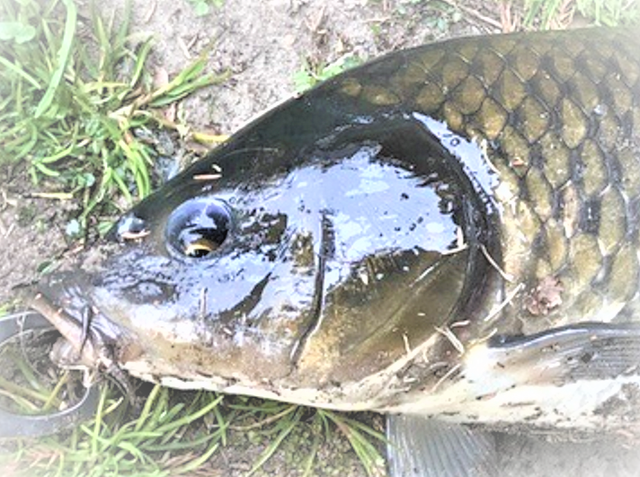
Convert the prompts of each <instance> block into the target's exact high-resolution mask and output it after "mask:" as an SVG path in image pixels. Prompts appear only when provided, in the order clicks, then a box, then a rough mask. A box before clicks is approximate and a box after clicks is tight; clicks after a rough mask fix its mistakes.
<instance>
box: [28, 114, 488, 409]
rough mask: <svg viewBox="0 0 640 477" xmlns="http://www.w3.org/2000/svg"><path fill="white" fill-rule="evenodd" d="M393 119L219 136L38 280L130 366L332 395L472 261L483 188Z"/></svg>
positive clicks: (465, 302) (464, 290) (448, 302)
mask: <svg viewBox="0 0 640 477" xmlns="http://www.w3.org/2000/svg"><path fill="white" fill-rule="evenodd" d="M399 124H400V125H399ZM399 124H396V123H395V122H392V123H391V124H389V125H387V126H385V127H384V128H382V129H381V128H380V127H378V126H376V128H375V129H368V128H367V127H359V128H356V130H349V131H347V132H340V133H335V134H332V135H329V136H326V137H323V138H319V139H315V140H313V141H311V142H310V143H305V145H304V146H300V145H297V146H296V147H290V146H287V145H280V146H278V145H274V146H273V147H270V146H267V147H247V146H246V145H245V144H244V143H243V142H242V141H237V140H236V141H231V143H230V144H228V145H226V146H222V147H220V148H219V149H217V150H215V151H213V152H212V153H211V154H209V156H207V157H206V158H205V159H203V160H201V161H199V162H198V163H196V164H195V165H194V166H192V167H191V168H189V169H187V170H186V171H184V172H183V173H181V174H180V175H179V176H177V177H176V178H174V179H173V180H171V181H170V182H168V183H167V184H166V185H165V186H164V187H163V188H161V189H160V190H159V191H158V192H156V193H155V194H153V195H151V196H150V197H148V198H147V199H145V200H143V201H142V202H141V203H140V204H138V205H137V206H135V207H134V208H133V209H131V210H130V211H129V212H127V213H126V214H125V215H124V216H122V217H121V218H120V220H118V222H117V223H116V224H115V226H114V227H113V229H112V231H111V232H110V233H109V235H108V236H107V238H106V240H105V242H104V243H102V244H100V245H98V246H96V247H95V249H94V250H92V251H90V252H89V253H88V254H87V257H86V258H85V260H84V263H83V264H82V266H81V267H80V269H79V270H81V271H75V272H72V273H71V274H66V275H57V276H53V277H51V278H50V279H48V280H47V281H45V282H43V283H41V284H39V285H38V287H39V288H38V295H39V296H40V297H45V298H46V299H47V300H48V301H49V302H50V304H51V305H52V307H53V308H55V309H62V310H64V312H65V314H66V315H67V316H68V317H70V319H71V321H74V320H75V323H76V328H78V327H81V326H82V324H83V323H84V324H85V328H88V335H89V338H92V337H93V336H94V335H95V336H97V337H98V338H99V339H98V340H97V341H99V342H104V343H107V347H108V348H109V349H110V350H111V351H110V353H111V356H112V357H111V361H113V362H115V363H118V365H119V366H121V367H122V368H124V369H126V370H128V371H129V372H131V373H132V374H135V375H137V376H141V377H143V378H145V379H149V380H156V381H158V380H159V381H160V382H163V383H165V384H169V385H175V386H183V387H208V388H213V389H217V390H229V389H240V390H241V391H242V392H243V393H250V394H251V393H253V394H259V395H264V393H263V392H262V391H263V390H264V389H265V388H269V389H271V390H272V391H273V392H272V394H269V396H270V397H273V396H274V395H275V396H280V395H282V394H283V391H282V390H283V389H287V390H295V389H302V388H305V389H316V390H317V389H319V388H324V389H332V390H333V391H332V392H330V393H328V394H327V396H329V395H330V397H327V398H326V399H325V401H330V400H334V401H335V400H336V399H338V400H339V399H343V400H345V402H347V401H349V399H350V397H349V396H343V395H344V394H345V393H344V392H343V391H344V386H345V385H346V384H347V383H351V384H354V383H359V382H361V381H362V380H363V379H367V378H368V377H370V376H373V375H376V374H377V373H380V372H382V371H383V370H386V369H388V368H389V367H392V366H394V364H395V363H397V362H398V360H399V359H402V358H403V357H406V356H408V355H409V354H411V353H412V350H414V349H417V348H418V347H420V346H422V345H423V344H424V343H425V342H427V341H429V340H433V339H434V338H435V337H436V336H437V335H438V333H437V331H436V330H437V328H438V326H441V325H443V324H444V323H446V322H448V321H449V320H451V319H452V317H454V316H457V315H460V316H462V315H463V314H464V313H466V311H465V310H467V308H469V307H470V305H471V304H472V302H473V301H474V297H475V296H477V295H478V290H482V289H483V286H482V284H483V283H484V281H485V279H486V277H487V270H486V267H485V268H482V267H484V266H485V260H484V258H483V257H482V254H481V253H480V252H479V249H480V245H481V242H482V241H483V239H482V237H484V235H483V234H484V232H483V230H484V228H486V224H485V222H484V221H485V220H486V217H487V214H483V213H482V210H481V209H482V208H483V207H486V201H485V200H484V199H483V198H481V197H479V196H478V194H477V193H476V192H475V185H473V184H471V182H470V179H469V177H468V176H467V174H466V173H465V171H464V170H463V167H462V166H461V165H460V164H459V163H458V162H457V161H456V160H454V159H453V158H452V157H451V156H450V154H448V153H447V152H446V151H445V150H444V149H442V148H441V147H440V146H439V142H438V141H435V140H434V139H433V138H432V137H430V136H427V137H426V139H428V141H427V142H425V137H423V136H424V134H425V133H424V131H423V128H421V127H419V125H417V124H415V123H410V125H409V126H407V123H406V121H402V122H400V123H399ZM415 136H420V137H417V138H416V137H415ZM481 239H482V240H481ZM40 311H42V309H40ZM45 314H46V313H45ZM49 314H50V313H49ZM87 323H88V325H87ZM74 336H75V338H73V339H75V340H76V341H77V340H78V339H79V338H78V333H77V332H76V334H75V335H74ZM92 339H93V338H92ZM98 354H99V353H98ZM234 386H235V387H234ZM337 395H340V396H341V397H340V398H338V397H336V396H337ZM286 399H288V400H295V401H299V402H305V403H309V399H307V398H286ZM323 399H324V398H323Z"/></svg>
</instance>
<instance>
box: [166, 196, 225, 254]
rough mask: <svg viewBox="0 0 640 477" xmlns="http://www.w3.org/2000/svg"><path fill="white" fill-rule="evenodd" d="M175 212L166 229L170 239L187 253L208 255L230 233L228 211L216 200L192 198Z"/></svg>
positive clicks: (175, 245)
mask: <svg viewBox="0 0 640 477" xmlns="http://www.w3.org/2000/svg"><path fill="white" fill-rule="evenodd" d="M172 215H173V216H172V218H171V219H170V221H169V226H168V230H167V232H168V234H167V235H168V239H169V242H170V243H171V245H173V247H174V248H175V249H177V250H179V251H180V252H181V253H182V254H184V255H186V256H188V257H193V258H202V257H206V256H208V255H209V254H211V253H212V252H214V251H215V250H217V249H218V248H219V247H220V246H221V245H222V243H223V242H224V241H225V239H226V238H227V234H228V233H229V213H228V211H227V209H226V207H225V206H224V205H223V204H221V203H218V202H217V201H204V200H202V199H196V200H193V201H189V202H186V203H184V204H183V205H181V206H180V207H179V208H178V209H177V210H176V211H175V212H174V213H173V214H172Z"/></svg>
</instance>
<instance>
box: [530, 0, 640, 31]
mask: <svg viewBox="0 0 640 477" xmlns="http://www.w3.org/2000/svg"><path fill="white" fill-rule="evenodd" d="M524 7H525V12H524V20H523V22H524V25H525V26H526V27H532V26H533V25H534V24H539V27H540V28H541V29H544V30H546V29H549V28H551V27H558V26H566V25H567V24H569V23H570V22H571V20H572V19H573V18H574V16H575V14H576V13H579V14H580V15H582V16H583V17H585V18H586V19H588V20H590V21H592V22H593V23H594V24H595V25H604V26H617V25H632V24H637V23H639V22H640V1H638V0H525V2H524Z"/></svg>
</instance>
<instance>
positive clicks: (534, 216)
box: [337, 29, 640, 333]
mask: <svg viewBox="0 0 640 477" xmlns="http://www.w3.org/2000/svg"><path fill="white" fill-rule="evenodd" d="M638 48H640V42H639V41H638V39H637V35H635V34H634V33H633V32H632V31H631V30H623V29H619V30H609V31H597V32H594V31H582V32H571V33H567V32H558V33H556V34H549V33H547V34H544V35H536V34H527V35H520V36H513V37H511V38H509V39H506V40H505V39H504V38H501V37H484V38H481V39H479V41H476V42H473V43H470V42H467V41H465V40H464V39H462V40H453V41H450V42H449V43H448V44H447V48H446V49H445V48H442V47H441V46H440V45H437V46H434V47H430V46H426V47H421V48H419V49H417V50H414V51H413V52H409V53H407V54H406V62H405V64H404V65H403V66H402V67H400V68H398V69H397V71H394V72H391V71H389V72H387V74H384V73H385V72H383V71H380V70H376V75H377V76H376V77H375V78H371V77H367V82H368V81H369V80H371V81H372V82H373V83H374V85H371V84H368V85H360V84H359V82H358V80H356V79H355V78H353V77H349V76H347V77H346V78H344V79H343V80H342V84H341V85H340V86H337V89H338V90H339V91H340V92H341V93H342V94H343V95H344V96H347V97H349V98H350V99H351V100H356V101H360V102H364V103H370V104H372V105H378V106H380V105H384V106H389V105H392V104H394V101H395V102H397V103H400V102H402V103H405V104H406V103H408V104H412V105H413V107H414V108H415V110H417V111H420V112H422V113H424V114H425V115H428V116H430V117H433V118H436V119H440V120H442V121H444V122H445V123H446V124H447V126H448V127H449V128H450V129H451V131H453V132H454V133H457V134H460V135H463V136H464V137H468V138H471V139H473V140H474V141H476V142H478V143H479V144H483V145H484V147H485V150H486V152H487V154H488V160H489V161H490V162H491V166H492V167H495V169H496V170H497V173H498V176H499V182H500V184H499V185H498V186H497V187H496V189H495V191H494V192H495V195H494V198H495V199H496V200H497V202H498V203H499V204H500V205H501V216H502V220H501V222H502V224H503V225H502V231H501V232H502V233H501V235H502V244H501V245H502V252H503V258H504V263H503V268H504V271H505V272H506V273H507V274H508V275H510V276H512V277H514V280H513V283H512V284H507V286H506V292H507V294H508V292H509V291H511V290H513V288H514V287H515V286H518V285H519V284H520V283H524V284H525V285H526V290H527V291H528V292H531V290H533V289H534V288H535V287H536V286H537V285H538V284H539V283H540V282H541V281H542V280H544V279H545V278H546V277H556V278H558V279H559V280H560V281H561V284H562V285H561V286H562V287H563V290H564V291H563V293H562V304H561V305H559V306H557V307H555V308H554V309H553V310H551V312H550V314H549V316H548V318H549V319H550V320H553V322H554V323H560V324H569V323H575V322H580V321H587V320H597V321H611V320H614V319H616V317H617V316H618V313H619V311H620V310H621V309H622V308H623V307H624V308H625V312H626V313H625V314H623V315H620V317H619V318H618V319H623V317H625V319H626V318H628V317H630V316H631V315H632V314H633V311H635V310H637V307H638V296H637V291H638V273H639V265H638V253H637V251H638V230H637V229H638V226H637V211H638V210H639V208H638V207H639V204H640V188H639V185H640V184H639V183H638V179H639V176H638V170H640V137H639V135H638V132H637V131H638V126H639V125H640V112H639V111H640V107H639V106H640V63H639V62H638V57H637V53H636V51H637V49H638ZM634 50H635V51H634ZM394 67H395V65H394ZM381 69H382V65H381ZM384 79H387V81H386V82H381V80H384ZM521 295H522V296H521V298H520V299H519V300H517V301H516V302H514V305H515V306H516V309H520V310H521V311H522V313H523V316H524V317H531V314H530V313H528V312H527V311H526V309H524V308H525V307H524V304H523V303H524V298H523V297H524V294H521ZM547 323H548V322H547V321H546V320H545V319H539V320H528V321H527V322H526V325H525V326H524V327H523V331H525V332H527V333H529V332H535V331H539V330H541V329H543V328H544V327H545V326H547Z"/></svg>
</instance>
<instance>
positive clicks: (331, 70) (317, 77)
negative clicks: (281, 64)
mask: <svg viewBox="0 0 640 477" xmlns="http://www.w3.org/2000/svg"><path fill="white" fill-rule="evenodd" d="M363 61H364V60H362V59H361V58H360V57H358V56H356V55H352V54H347V55H344V56H341V57H340V58H338V59H337V60H336V61H334V62H332V63H329V64H327V65H311V64H310V63H309V62H305V64H304V66H303V67H302V69H301V70H299V71H297V72H295V73H294V75H293V84H294V87H295V90H296V92H297V93H302V92H304V91H306V90H308V89H310V88H312V87H314V86H315V85H316V84H318V83H321V82H322V81H325V80H327V79H329V78H331V77H333V76H335V75H337V74H339V73H342V72H343V71H346V70H348V69H351V68H354V67H356V66H358V65H360V64H361V63H363Z"/></svg>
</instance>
